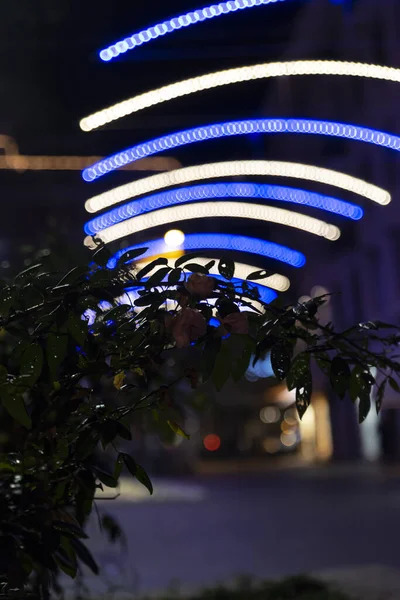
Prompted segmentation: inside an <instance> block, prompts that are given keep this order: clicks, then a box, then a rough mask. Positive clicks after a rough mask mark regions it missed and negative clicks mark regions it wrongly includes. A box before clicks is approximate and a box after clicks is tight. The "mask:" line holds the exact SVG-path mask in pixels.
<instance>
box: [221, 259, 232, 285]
mask: <svg viewBox="0 0 400 600" xmlns="http://www.w3.org/2000/svg"><path fill="white" fill-rule="evenodd" d="M218 271H219V272H220V274H221V275H222V277H225V279H229V280H231V279H232V277H233V276H234V274H235V263H234V262H233V260H229V259H227V258H221V260H220V261H219V263H218Z"/></svg>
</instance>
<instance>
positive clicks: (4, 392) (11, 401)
mask: <svg viewBox="0 0 400 600" xmlns="http://www.w3.org/2000/svg"><path fill="white" fill-rule="evenodd" d="M14 390H15V388H13V387H12V386H8V385H5V384H4V385H1V386H0V398H1V402H2V404H3V406H4V408H5V409H6V411H7V412H8V414H9V415H10V417H12V418H13V419H14V421H17V423H19V424H20V425H22V426H23V427H25V428H26V429H30V428H31V427H32V421H31V418H30V416H29V415H28V413H27V410H26V406H25V402H24V399H23V398H22V396H20V395H19V394H16V393H15V391H14Z"/></svg>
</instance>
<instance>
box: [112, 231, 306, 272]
mask: <svg viewBox="0 0 400 600" xmlns="http://www.w3.org/2000/svg"><path fill="white" fill-rule="evenodd" d="M139 248H148V251H147V252H146V253H145V254H143V255H142V256H141V257H140V259H142V258H144V257H146V256H154V255H159V254H167V253H169V252H171V251H172V249H171V248H169V247H168V246H166V244H165V242H164V239H163V238H159V239H157V240H151V241H149V242H145V243H143V244H136V245H134V246H129V247H127V248H124V249H123V250H119V251H118V252H116V254H115V255H114V256H113V257H112V258H111V259H110V260H109V261H108V264H107V267H108V268H109V269H114V268H115V266H116V264H117V261H118V260H119V259H120V258H121V256H122V255H123V254H125V252H128V251H132V250H138V249H139ZM179 249H182V250H184V251H186V252H190V251H192V250H195V251H197V250H224V251H228V252H248V253H249V254H258V255H259V256H262V257H264V258H271V259H273V260H278V261H280V262H283V263H286V264H287V265H290V266H291V267H296V268H299V267H302V266H303V265H304V264H305V262H306V258H305V256H304V254H302V253H301V252H298V251H297V250H292V249H291V248H287V247H286V246H282V245H281V244H275V243H274V242H268V241H266V240H262V239H259V238H254V237H248V236H245V235H234V234H230V233H189V234H188V235H186V236H185V241H184V243H183V245H182V246H180V248H179ZM140 259H139V260H140Z"/></svg>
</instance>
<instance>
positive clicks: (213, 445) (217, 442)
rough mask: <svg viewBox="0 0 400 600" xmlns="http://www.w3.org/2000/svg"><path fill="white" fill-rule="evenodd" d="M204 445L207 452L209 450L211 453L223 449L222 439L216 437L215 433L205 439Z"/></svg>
mask: <svg viewBox="0 0 400 600" xmlns="http://www.w3.org/2000/svg"><path fill="white" fill-rule="evenodd" d="M203 444H204V448H205V449H206V450H209V452H215V451H216V450H219V448H220V447H221V438H220V437H219V435H215V433H210V434H209V435H206V437H205V438H204V440H203Z"/></svg>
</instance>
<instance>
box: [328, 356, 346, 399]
mask: <svg viewBox="0 0 400 600" xmlns="http://www.w3.org/2000/svg"><path fill="white" fill-rule="evenodd" d="M350 378H351V371H350V367H349V365H348V364H347V362H346V361H345V360H344V359H343V358H341V357H340V356H335V358H334V359H333V360H332V362H331V368H330V373H329V379H330V382H331V386H332V388H333V390H334V391H335V392H336V393H337V395H338V396H339V397H340V398H343V397H344V395H345V393H346V392H347V390H348V389H349V386H350Z"/></svg>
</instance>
